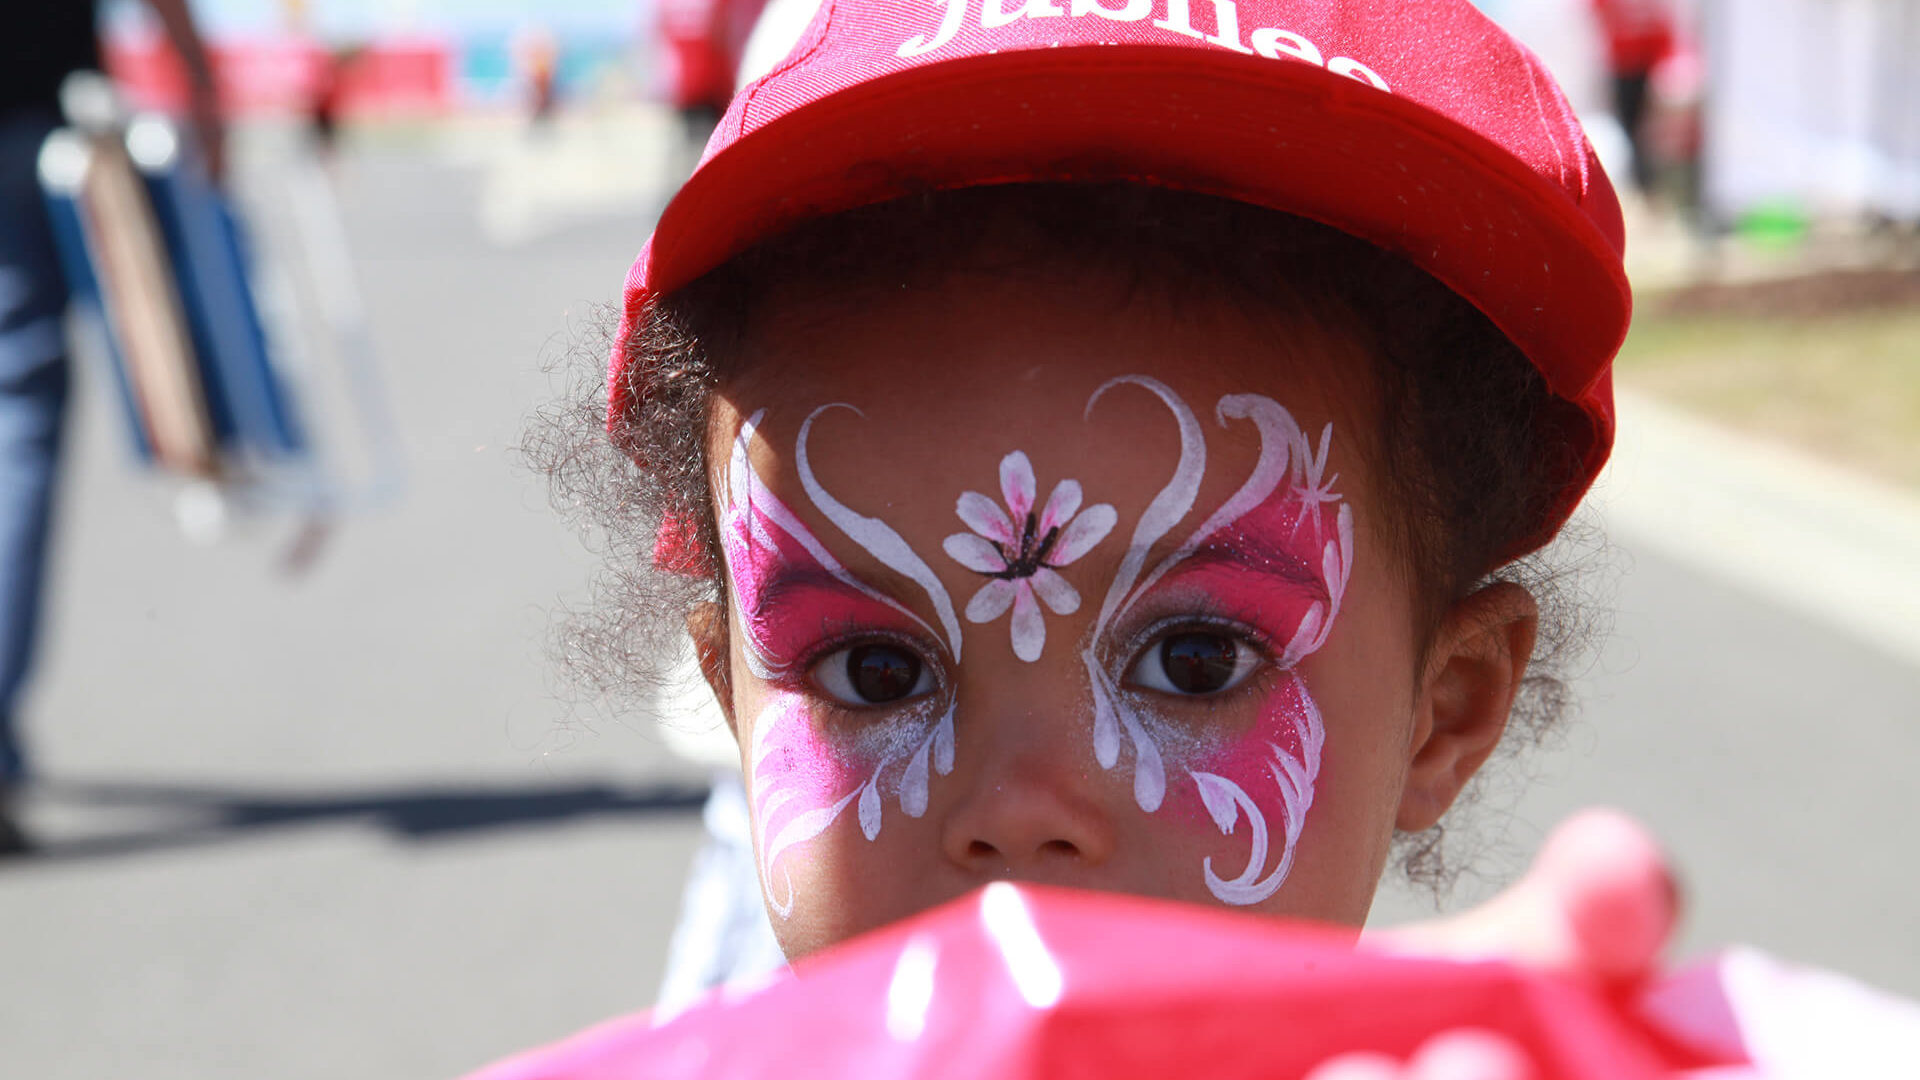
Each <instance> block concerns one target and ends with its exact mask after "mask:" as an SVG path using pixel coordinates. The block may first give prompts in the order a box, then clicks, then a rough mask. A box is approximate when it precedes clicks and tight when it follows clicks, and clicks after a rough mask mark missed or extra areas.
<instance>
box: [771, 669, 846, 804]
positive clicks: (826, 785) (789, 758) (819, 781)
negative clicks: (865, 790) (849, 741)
mask: <svg viewBox="0 0 1920 1080" xmlns="http://www.w3.org/2000/svg"><path fill="white" fill-rule="evenodd" d="M812 704H813V702H812V701H811V700H809V698H808V697H807V696H806V695H805V694H801V693H796V692H792V691H774V692H773V693H772V694H771V695H770V698H769V701H768V704H767V706H766V707H765V709H764V711H762V713H761V714H760V718H759V719H758V720H757V721H756V722H755V724H754V730H753V745H752V747H751V754H750V756H749V759H748V762H747V768H748V776H749V779H750V780H751V782H752V791H753V795H754V802H755V804H756V806H755V809H756V810H760V809H762V805H761V804H764V803H765V802H767V801H769V800H770V799H771V798H773V797H775V796H777V797H778V799H779V802H780V803H781V804H782V805H783V806H791V808H792V809H793V810H796V811H805V810H807V809H810V808H813V807H817V806H823V805H829V804H831V803H832V802H834V801H835V800H837V799H838V798H839V797H840V796H841V795H842V794H844V793H845V792H846V790H847V789H848V788H850V787H852V786H853V785H854V784H856V783H857V782H858V780H859V779H860V777H859V773H858V771H857V768H856V763H855V762H853V761H852V760H850V759H851V756H852V755H850V754H849V753H848V752H847V749H846V748H845V747H840V746H835V745H833V744H832V743H831V742H829V740H828V739H827V738H826V737H825V736H824V735H823V734H822V732H821V731H820V729H819V726H818V725H817V724H816V723H815V721H814V717H813V713H812V708H811V706H812Z"/></svg>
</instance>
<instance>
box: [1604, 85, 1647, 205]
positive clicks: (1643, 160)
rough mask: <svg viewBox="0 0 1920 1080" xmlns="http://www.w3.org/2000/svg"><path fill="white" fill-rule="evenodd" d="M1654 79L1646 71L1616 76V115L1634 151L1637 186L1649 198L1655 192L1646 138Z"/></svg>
mask: <svg viewBox="0 0 1920 1080" xmlns="http://www.w3.org/2000/svg"><path fill="white" fill-rule="evenodd" d="M1650 87H1651V77H1650V75H1649V73H1647V72H1645V71H1623V72H1616V73H1615V74H1614V76H1613V115H1614V118H1615V119H1617V120H1619V121H1620V126H1621V127H1622V128H1624V129H1626V132H1627V142H1628V144H1629V145H1631V146H1632V147H1633V185H1634V187H1636V188H1638V189H1640V193H1641V194H1643V195H1644V194H1647V193H1649V192H1650V191H1651V190H1652V189H1653V156H1652V154H1651V153H1650V147H1649V146H1648V145H1647V139H1646V134H1645V128H1646V122H1647V100H1648V99H1647V95H1648V91H1649V89H1650Z"/></svg>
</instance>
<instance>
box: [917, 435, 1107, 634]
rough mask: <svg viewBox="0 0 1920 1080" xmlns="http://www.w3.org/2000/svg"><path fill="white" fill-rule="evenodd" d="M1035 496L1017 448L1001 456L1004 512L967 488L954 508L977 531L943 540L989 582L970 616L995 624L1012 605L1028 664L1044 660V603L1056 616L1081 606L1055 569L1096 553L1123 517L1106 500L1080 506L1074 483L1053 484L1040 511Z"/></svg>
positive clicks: (1030, 473) (1023, 457) (960, 560)
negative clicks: (1041, 606) (1042, 613)
mask: <svg viewBox="0 0 1920 1080" xmlns="http://www.w3.org/2000/svg"><path fill="white" fill-rule="evenodd" d="M1036 494H1037V492H1036V489H1035V483H1034V479H1033V463H1032V462H1030V461H1028V460H1027V455H1026V454H1025V453H1024V452H1022V451H1019V450H1015V451H1014V452H1013V453H1011V454H1008V455H1007V456H1006V457H1005V458H1003V459H1001V461H1000V495H1001V498H1002V499H1003V500H1004V501H1005V503H1006V509H1004V510H1003V509H1001V506H1000V504H999V503H996V502H994V501H993V499H991V498H989V497H988V496H985V495H982V494H980V493H979V492H977V491H969V492H966V493H965V494H963V495H961V496H960V501H959V503H958V505H957V506H956V507H955V510H956V512H957V513H958V514H959V515H960V520H961V521H963V522H966V525H967V528H969V529H972V530H973V531H972V532H963V533H954V534H953V535H952V536H949V537H947V539H946V543H944V544H943V545H942V546H943V547H945V548H946V551H947V554H948V555H950V556H952V557H953V560H954V561H955V562H957V563H959V564H960V565H961V566H964V567H966V568H967V569H969V570H972V571H973V572H974V573H976V574H982V575H985V576H986V577H987V578H988V579H989V580H988V581H987V583H986V584H985V585H982V586H980V591H979V592H976V593H974V594H973V599H972V600H970V601H968V602H967V621H968V622H971V623H990V622H992V621H994V620H995V619H998V618H999V617H1000V616H1002V615H1005V614H1006V613H1007V610H1008V609H1009V608H1011V609H1012V611H1013V619H1012V630H1013V655H1015V656H1017V657H1019V658H1020V659H1022V660H1025V661H1027V662H1028V663H1032V662H1033V661H1035V660H1038V659H1040V651H1041V649H1042V648H1044V647H1045V646H1046V643H1047V626H1046V621H1045V619H1044V618H1043V617H1042V615H1041V613H1040V604H1041V602H1044V603H1045V604H1046V605H1047V607H1048V608H1049V609H1051V610H1052V611H1053V613H1054V614H1055V615H1071V614H1073V613H1074V612H1076V611H1078V610H1080V594H1079V592H1077V591H1076V590H1075V589H1074V587H1073V586H1072V585H1070V584H1068V582H1067V579H1066V578H1063V577H1061V576H1060V574H1059V573H1058V572H1057V571H1058V570H1059V568H1060V567H1063V566H1066V565H1067V564H1068V563H1071V562H1073V561H1074V560H1076V559H1078V558H1080V557H1081V556H1082V555H1085V554H1086V553H1087V552H1089V551H1091V550H1093V547H1094V545H1095V544H1098V543H1099V542H1100V541H1101V540H1104V539H1106V536H1107V534H1108V533H1110V532H1112V531H1113V526H1114V523H1115V522H1117V521H1118V520H1119V515H1118V514H1117V513H1115V512H1114V509H1113V507H1112V506H1111V505H1109V504H1107V503H1098V504H1096V505H1093V506H1089V507H1087V508H1086V509H1085V510H1082V509H1081V508H1080V501H1081V494H1080V484H1079V482H1078V481H1075V480H1062V481H1060V482H1059V483H1058V484H1055V485H1054V488H1053V494H1052V495H1049V496H1047V502H1046V505H1045V506H1044V507H1041V508H1039V509H1037V510H1036V509H1035V502H1034V500H1035V495H1036ZM1036 597H1038V599H1037V600H1036Z"/></svg>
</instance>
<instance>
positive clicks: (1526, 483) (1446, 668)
mask: <svg viewBox="0 0 1920 1080" xmlns="http://www.w3.org/2000/svg"><path fill="white" fill-rule="evenodd" d="M1621 244H1622V236H1621V223H1620V216H1619V208H1618V204H1617V202H1616V201H1615V198H1614V193H1613V190H1612V188H1611V187H1610V186H1609V183H1608V181H1607V178H1606V176H1605V175H1604V174H1603V173H1602V172H1601V171H1600V169H1599V167H1598V165H1597V164H1596V163H1595V161H1594V158H1593V155H1592V153H1591V151H1590V149H1589V147H1588V146H1587V144H1586V141H1585V139H1584V137H1583V136H1582V134H1581V131H1580V129H1579V126H1578V124H1577V123H1576V122H1575V120H1574V119H1573V117H1572V114H1571V112H1570V111H1569V110H1568V108H1567V107H1566V104H1565V102H1564V100H1563V99H1562V98H1561V96H1560V94H1559V93H1558V91H1557V89H1556V88H1555V86H1554V84H1553V82H1552V80H1551V79H1550V78H1549V77H1548V76H1547V74H1546V73H1545V71H1544V70H1543V69H1541V67H1540V66H1539V64H1538V63H1537V62H1536V61H1535V60H1534V58H1533V57H1532V56H1531V54H1529V53H1527V52H1526V51H1525V50H1524V49H1522V48H1520V47H1519V46H1517V45H1515V44H1514V43H1513V42H1512V41H1511V40H1510V39H1508V38H1507V37H1506V36H1505V35H1504V34H1502V33H1501V32H1500V31H1499V30H1497V29H1496V28H1494V27H1493V26H1492V25H1491V24H1490V23H1488V22H1487V21H1486V20H1485V19H1484V18H1482V17H1481V16H1480V15H1479V14H1478V12H1477V11H1476V10H1475V9H1474V8H1473V7H1472V6H1471V4H1469V3H1467V2H1466V0H1423V2H1420V3H1402V2H1385V0H1379V2H1376V0H1317V2H1297V0H1203V2H1195V0H1112V2H1109V0H1025V2H1024V3H1023V4H1021V5H1020V6H1017V7H1014V6H1009V0H944V3H943V4H942V5H940V6H929V5H925V4H922V3H919V2H918V0H912V2H908V0H827V2H826V3H825V4H823V6H822V7H821V9H820V11H819V12H818V14H817V15H816V16H815V18H814V20H813V22H812V24H811V25H810V26H809V28H808V30H807V32H806V34H805V35H804V37H803V38H802V40H801V41H800V42H799V43H798V44H797V45H796V46H795V47H794V49H793V50H792V51H791V53H790V54H789V55H788V57H787V59H786V60H785V61H784V62H783V63H782V64H781V65H780V66H778V67H776V68H775V69H774V71H773V72H772V73H771V74H770V75H768V76H767V77H765V78H764V79H761V80H760V81H758V82H756V83H754V84H753V85H751V86H749V87H747V88H746V89H745V90H743V91H742V92H741V94H740V95H739V96H738V97H736V98H735V100H734V102H733V104H732V106H731V108H730V109H729V111H728V114H727V116H726V118H725V119H724V120H723V121H722V123H721V125H720V127H719V129H718V131H717V132H716V134H715V136H714V140H713V142H712V144H711V145H710V146H709V148H708V152H707V156H706V158H705V159H704V160H703V162H702V164H701V166H700V168H699V169H698V170H697V171H696V172H695V174H694V175H693V177H692V178H691V180H689V182H688V183H687V185H686V187H685V188H684V189H683V191H682V192H681V193H680V195H679V196H678V197H677V198H676V199H675V201H674V202H673V203H672V204H671V205H670V206H669V207H668V208H667V210H666V211H665V213H664V214H663V215H662V217H661V220H660V222H659V225H658V228H657V230H656V232H655V233H654V235H653V237H652V239H651V240H650V241H649V243H648V245H647V247H646V248H645V249H644V250H643V251H642V253H641V255H640V258H639V260H638V262H637V263H636V264H635V266H634V269H633V272H632V274H631V275H630V276H629V278H628V282H627V289H626V303H625V309H624V317H623V319H622V322H621V325H620V328H619V332H618V338H617V341H616V342H615V345H614V349H613V357H612V371H611V376H610V381H609V394H608V401H607V412H606V433H605V434H604V435H603V434H597V433H596V434H594V436H593V444H592V445H589V444H586V443H580V442H574V443H569V442H567V441H566V440H564V439H563V440H562V442H561V444H560V445H558V446H556V447H554V448H552V449H553V458H554V461H555V462H556V464H557V466H558V467H557V468H556V476H557V477H558V479H559V481H560V485H561V489H562V492H563V495H564V496H565V497H566V498H568V499H570V500H572V501H574V502H576V503H577V504H580V505H583V506H584V508H585V509H586V510H587V511H589V512H590V513H592V514H595V515H597V516H598V518H599V520H600V521H601V523H602V524H604V525H606V526H608V527H609V529H610V531H611V532H612V534H613V536H614V538H615V540H616V541H619V540H621V539H623V538H625V539H631V540H637V541H639V544H638V545H634V546H633V547H632V548H631V549H619V545H618V544H617V543H616V548H617V549H619V551H618V553H619V554H620V555H621V557H623V558H626V557H632V558H633V559H634V560H635V561H636V562H637V561H639V548H641V547H644V548H646V549H648V551H649V561H650V562H651V563H652V567H651V570H650V571H649V570H648V569H645V568H642V567H640V566H636V565H632V564H628V565H622V566H618V567H616V570H617V579H618V584H620V586H621V589H620V590H619V591H618V592H617V594H616V595H614V596H612V597H610V598H609V599H610V603H611V607H610V609H609V610H610V612H611V614H610V615H609V617H608V618H607V619H606V620H605V621H603V622H602V623H600V624H599V627H600V628H599V630H598V631H597V632H593V633H586V634H583V635H581V636H580V638H579V640H578V644H579V647H580V649H581V650H582V651H583V652H584V653H586V654H597V655H599V656H601V657H602V658H603V659H608V660H610V661H611V662H612V663H613V664H614V665H615V666H616V667H617V668H620V669H621V670H620V671H619V672H618V675H619V676H621V677H629V678H630V677H634V676H636V675H640V676H645V675H648V674H657V673H658V668H656V667H655V665H658V666H660V667H664V665H666V664H668V663H670V662H671V658H672V657H673V656H674V655H675V654H676V651H677V650H675V649H674V648H673V647H672V646H673V644H674V643H675V641H676V639H679V640H683V639H680V638H679V635H681V634H683V633H686V634H690V635H691V638H692V641H693V644H694V646H695V651H696V653H697V655H698V659H699V664H700V668H701V670H702V672H703V673H704V675H705V677H706V681H707V683H708V685H709V686H710V687H711V689H712V692H713V694H714V696H715V698H716V699H717V700H718V702H719V703H720V706H721V708H722V710H723V711H724V713H725V715H726V718H727V723H728V725H729V726H730V728H731V731H732V733H733V735H734V737H735V739H736V740H737V743H738V746H739V751H740V760H741V764H742V770H743V773H744V775H745V778H746V790H747V793H748V799H749V805H750V810H751V819H752V833H753V837H754V847H755V853H756V855H755V857H756V863H757V873H758V877H759V882H760V886H761V889H762V892H763V896H764V901H765V905H766V908H767V910H768V912H769V914H770V916H771V920H772V925H773V927H774V930H775V933H776V934H777V936H778V938H779V941H780V944H781V946H782V948H783V950H784V951H785V953H786V954H787V956H788V957H789V958H793V959H797V958H799V957H802V956H805V955H808V954H810V953H813V952H815V951H817V950H820V949H823V948H826V947H828V946H831V945H833V944H835V943H838V942H841V941H844V940H846V939H848V938H850V937H853V936H855V935H858V934H860V933H862V932H864V931H868V930H872V929H874V928H877V927H880V926H882V925H884V924H887V923H889V922H892V921H894V920H898V919H901V918H903V917H906V916H911V915H913V914H915V913H917V912H921V911H924V910H926V909H928V908H930V907H933V906H935V905H938V904H940V903H942V902H943V901H946V900H949V899H952V898H954V897H957V896H960V895H962V894H964V893H967V892H969V891H971V890H973V889H975V888H977V887H979V886H981V885H984V884H987V883H990V882H995V881H1000V880H1005V879H1013V880H1018V881H1027V882H1037V883H1046V884H1054V885H1064V886H1072V887H1076V888H1083V889H1094V890H1106V891H1115V892H1124V893H1131V894H1139V895H1144V896H1155V897H1167V898H1173V899H1178V900H1184V901H1190V902H1192V903H1195V904H1200V905H1209V906H1215V907H1227V908H1232V909H1242V910H1246V911H1249V912H1254V913H1258V914H1266V915H1289V916H1296V917H1304V918H1309V919H1314V920H1319V921H1322V922H1326V923H1331V924H1335V925H1339V926H1345V927H1350V928H1352V932H1355V933H1357V931H1358V928H1359V927H1360V926H1361V924H1362V923H1363V922H1364V920H1365V918H1366V915H1367V911H1368V908H1369V905H1370V904H1371V902H1372V898H1373V894H1374V891H1375V888H1376V886H1377V884H1378V882H1379V880H1380V877H1381V875H1382V873H1383V871H1384V870H1385V869H1386V868H1387V866H1388V863H1389V860H1390V858H1391V857H1392V856H1393V853H1394V851H1395V850H1396V846H1397V847H1398V850H1399V851H1400V853H1401V856H1402V858H1403V860H1404V861H1405V862H1406V863H1407V864H1408V865H1409V867H1410V868H1411V869H1412V870H1414V871H1415V872H1416V873H1420V872H1432V871H1433V870H1434V868H1435V866H1436V860H1437V858H1438V851H1439V849H1438V847H1437V836H1438V829H1439V827H1440V822H1441V821H1442V818H1443V816H1444V815H1445V814H1446V812H1447V810H1448V809H1449V807H1451V806H1452V805H1453V804H1454V802H1455V801H1456V799H1457V798H1458V797H1459V795H1460V793H1461V791H1462V789H1463V787H1464V786H1465V785H1466V784H1467V783H1468V781H1469V780H1470V779H1471V778H1472V777H1473V776H1474V774H1475V772H1476V771H1477V770H1478V769H1480V767H1481V766H1482V765H1483V764H1484V763H1485V762H1486V761H1487V760H1488V758H1489V756H1490V755H1492V754H1493V753H1494V751H1495V750H1496V748H1497V747H1499V745H1500V744H1501V741H1502V739H1503V738H1504V737H1511V735H1512V732H1514V731H1515V729H1524V730H1523V736H1524V735H1526V734H1533V733H1536V732H1537V729H1539V728H1540V727H1541V726H1543V725H1547V724H1551V723H1552V722H1553V721H1554V720H1555V719H1556V718H1557V715H1558V713H1559V711H1560V709H1561V707H1562V705H1563V702H1564V696H1563V694H1562V693H1561V688H1560V684H1559V683H1558V682H1557V681H1555V680H1554V679H1553V678H1552V676H1551V672H1550V671H1542V670H1541V669H1540V668H1538V667H1537V666H1535V659H1536V655H1537V654H1538V653H1540V652H1542V649H1543V645H1544V646H1545V647H1547V648H1546V651H1548V652H1551V651H1552V649H1553V648H1557V647H1558V646H1559V645H1561V644H1563V642H1564V639H1565V632H1564V629H1563V628H1564V626H1565V625H1566V624H1565V621H1564V618H1563V616H1562V615H1561V614H1560V613H1559V612H1558V611H1557V610H1555V609H1553V608H1552V607H1548V608H1543V606H1542V604H1543V601H1545V600H1549V599H1551V597H1550V595H1548V594H1546V593H1543V592H1542V591H1541V590H1540V589H1538V588H1537V587H1530V585H1529V583H1530V582H1533V583H1536V584H1537V583H1538V582H1540V581H1542V580H1544V578H1543V577H1542V576H1541V574H1540V573H1539V572H1538V570H1537V568H1535V567H1533V566H1532V564H1531V563H1529V561H1528V557H1529V556H1530V555H1531V554H1532V553H1534V552H1536V551H1538V550H1539V549H1540V548H1541V547H1542V546H1543V545H1545V544H1547V543H1548V542H1549V541H1550V540H1551V539H1553V537H1554V536H1555V535H1556V533H1557V532H1558V531H1559V530H1560V529H1561V527H1562V525H1563V524H1564V523H1565V521H1566V520H1567V518H1568V515H1569V514H1570V513H1571V512H1572V510H1573V509H1574V507H1575V505H1576V504H1577V503H1578V501H1579V500H1580V497H1581V496H1582V494H1583V493H1584V491H1585V490H1586V488H1587V486H1588V484H1589V483H1590V482H1591V481H1592V480H1593V478H1594V476H1595V474H1596V472H1597V471H1598V470H1599V468H1600V466H1601V465H1602V463H1603V462H1604V461H1605V460H1606V457H1607V453H1608V449H1609V447H1610V445H1611V441H1612V436H1613V413H1612V407H1611V390H1610V381H1609V379H1610V375H1609V365H1610V362H1611V359H1612V356H1613V353H1614V351H1615V350H1616V348H1617V347H1618V345H1619V343H1620V341H1621V339H1622V337H1623V336H1624V334H1625V331H1626V326H1627V319H1628V313H1629V307H1630V298H1629V293H1628V288H1627V284H1626V279H1625V276H1624V274H1623V272H1622V268H1621V262H1620V250H1621ZM600 447H604V450H602V449H599V448H600ZM609 460H611V461H612V462H614V463H615V464H614V465H613V466H612V467H607V465H608V462H609ZM1543 611H1544V612H1545V615H1544V616H1543ZM1543 619H1544V621H1543ZM1664 927H1665V924H1664V923H1661V925H1660V928H1659V930H1657V931H1656V932H1655V934H1654V944H1657V939H1658V933H1659V932H1660V931H1663V930H1664ZM1639 948H1640V954H1639V956H1640V962H1644V961H1645V959H1646V957H1647V955H1648V954H1649V952H1650V948H1651V947H1650V946H1640V947H1639Z"/></svg>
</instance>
